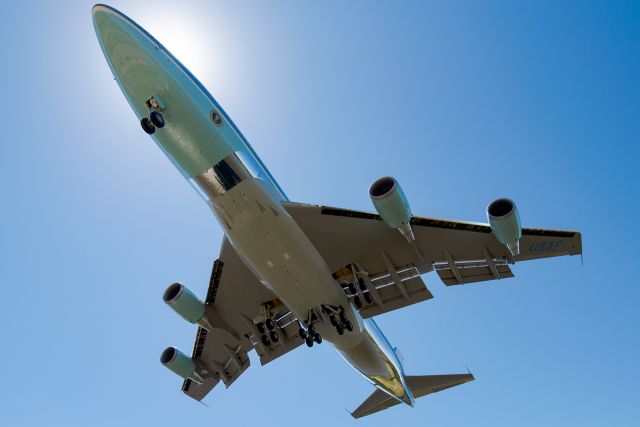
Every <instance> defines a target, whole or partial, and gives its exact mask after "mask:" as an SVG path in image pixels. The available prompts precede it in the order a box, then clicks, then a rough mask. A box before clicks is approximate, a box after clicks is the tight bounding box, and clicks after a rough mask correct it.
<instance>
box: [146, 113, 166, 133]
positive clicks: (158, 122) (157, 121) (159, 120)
mask: <svg viewBox="0 0 640 427" xmlns="http://www.w3.org/2000/svg"><path fill="white" fill-rule="evenodd" d="M149 117H150V118H151V121H152V122H153V124H154V125H155V126H156V127H157V128H158V129H161V128H163V127H164V117H162V114H160V112H159V111H152V112H151V114H150V115H149Z"/></svg>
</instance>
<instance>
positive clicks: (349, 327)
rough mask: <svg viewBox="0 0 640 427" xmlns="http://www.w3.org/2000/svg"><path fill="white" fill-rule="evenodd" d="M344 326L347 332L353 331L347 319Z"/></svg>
mask: <svg viewBox="0 0 640 427" xmlns="http://www.w3.org/2000/svg"><path fill="white" fill-rule="evenodd" d="M344 328H345V329H346V330H347V331H349V332H351V331H353V324H352V323H351V321H349V320H347V321H346V322H344Z"/></svg>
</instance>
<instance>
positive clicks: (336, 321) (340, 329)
mask: <svg viewBox="0 0 640 427" xmlns="http://www.w3.org/2000/svg"><path fill="white" fill-rule="evenodd" d="M322 308H323V310H324V311H325V313H327V314H328V315H329V322H330V323H331V326H333V327H334V328H336V332H337V333H338V335H344V331H345V330H346V331H349V332H351V331H353V324H352V323H351V321H350V320H349V318H348V317H347V313H346V312H345V311H344V308H342V307H332V306H323V307H322Z"/></svg>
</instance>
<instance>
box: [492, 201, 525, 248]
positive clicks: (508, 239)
mask: <svg viewBox="0 0 640 427" xmlns="http://www.w3.org/2000/svg"><path fill="white" fill-rule="evenodd" d="M487 218H488V219H489V224H490V225H491V230H492V231H493V235H494V236H495V237H496V239H497V240H498V242H500V243H502V244H503V245H505V246H506V247H507V249H509V252H511V254H512V255H513V256H517V255H519V254H520V238H521V237H522V225H521V224H520V214H519V213H518V208H516V204H515V203H514V202H513V200H511V199H498V200H494V201H493V202H491V204H490V205H489V206H487Z"/></svg>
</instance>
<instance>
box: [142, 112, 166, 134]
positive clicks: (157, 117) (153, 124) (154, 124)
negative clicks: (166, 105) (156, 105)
mask: <svg viewBox="0 0 640 427" xmlns="http://www.w3.org/2000/svg"><path fill="white" fill-rule="evenodd" d="M164 125H165V122H164V117H163V116H162V113H160V111H155V110H154V111H152V112H151V113H150V114H149V117H143V118H142V120H140V126H142V129H143V130H144V131H145V132H146V133H148V134H149V135H151V134H153V133H154V132H155V131H156V128H158V129H161V128H163V127H164Z"/></svg>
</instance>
